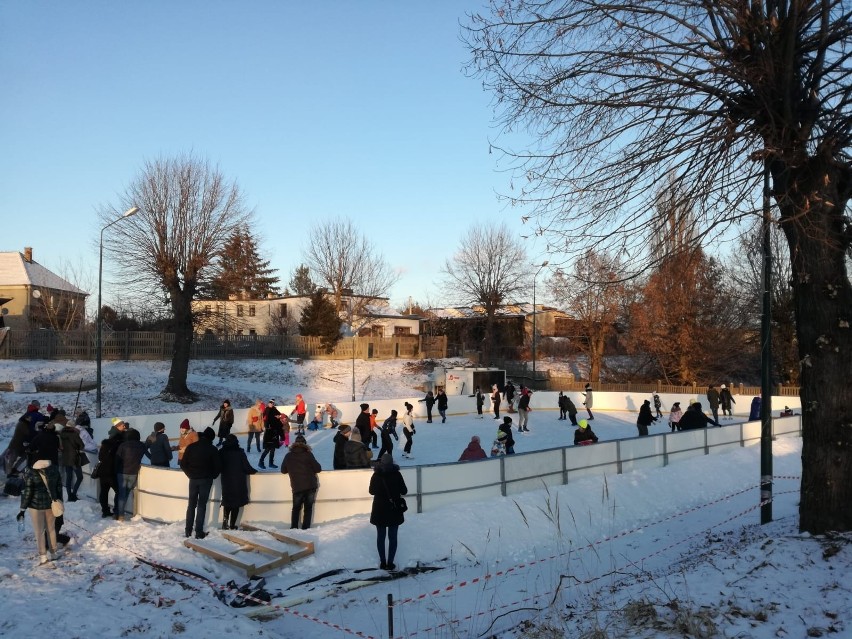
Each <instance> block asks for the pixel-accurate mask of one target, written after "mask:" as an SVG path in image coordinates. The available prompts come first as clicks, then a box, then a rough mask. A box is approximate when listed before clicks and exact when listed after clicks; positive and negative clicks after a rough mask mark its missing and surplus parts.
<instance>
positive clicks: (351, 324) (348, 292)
mask: <svg viewBox="0 0 852 639" xmlns="http://www.w3.org/2000/svg"><path fill="white" fill-rule="evenodd" d="M340 293H341V294H342V295H346V296H347V297H348V298H349V333H350V336H351V337H352V401H353V402H354V401H355V334H356V333H355V320H354V319H353V317H352V289H351V288H344V289H341V290H340Z"/></svg>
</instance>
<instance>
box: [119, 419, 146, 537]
mask: <svg viewBox="0 0 852 639" xmlns="http://www.w3.org/2000/svg"><path fill="white" fill-rule="evenodd" d="M141 439H142V437H141V436H140V435H139V431H138V430H136V429H135V428H130V429H128V430H127V433H126V434H125V437H124V441H123V442H121V445H120V446H119V447H118V449H117V450H116V451H115V466H116V473H117V475H118V477H117V479H118V499H117V500H116V502H115V514H114V516H115V519H116V521H124V510H125V507H126V505H127V498H128V497H129V496H130V493H132V492H133V489H134V488H136V484H137V482H138V481H139V468H140V467H141V466H142V458H143V457H144V456H145V444H143V443H142V442H141V441H140V440H141Z"/></svg>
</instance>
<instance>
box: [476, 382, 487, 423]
mask: <svg viewBox="0 0 852 639" xmlns="http://www.w3.org/2000/svg"><path fill="white" fill-rule="evenodd" d="M474 397H476V414H477V415H478V416H479V419H484V417H483V415H482V407H483V406H485V395H483V394H482V391H481V390H480V388H479V386H477V387H476V392H475V393H474Z"/></svg>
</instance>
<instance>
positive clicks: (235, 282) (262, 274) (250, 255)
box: [199, 225, 278, 300]
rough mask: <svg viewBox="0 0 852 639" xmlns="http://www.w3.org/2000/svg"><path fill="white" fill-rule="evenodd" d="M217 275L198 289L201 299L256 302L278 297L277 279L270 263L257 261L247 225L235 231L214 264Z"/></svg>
mask: <svg viewBox="0 0 852 639" xmlns="http://www.w3.org/2000/svg"><path fill="white" fill-rule="evenodd" d="M216 266H217V268H216V273H215V275H214V277H213V278H212V279H210V280H209V281H206V282H204V283H203V284H202V285H201V286H200V287H199V289H200V297H201V298H202V299H215V300H226V299H228V298H229V297H230V296H231V295H235V296H237V297H238V298H241V299H258V298H263V297H267V296H269V295H270V294H272V295H277V294H278V277H276V276H275V275H274V273H275V269H273V268H270V267H269V260H263V259H261V258H260V254H259V251H258V246H257V242H256V241H255V239H254V236H253V235H252V233H251V232H250V230H249V227H248V226H247V225H241V226H239V227H237V228H236V229H234V231H233V232H232V233H231V235H230V236H229V237H228V240H227V242H226V243H225V247H224V248H223V249H222V251H221V253H220V254H219V257H218V260H217V265H216Z"/></svg>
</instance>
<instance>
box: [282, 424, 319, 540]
mask: <svg viewBox="0 0 852 639" xmlns="http://www.w3.org/2000/svg"><path fill="white" fill-rule="evenodd" d="M281 472H282V473H284V474H285V475H289V476H290V488H291V489H292V491H293V510H292V512H291V513H290V528H301V529H302V530H307V529H308V528H310V527H311V520H312V519H313V516H314V502H316V499H317V490H319V480H318V479H317V475H318V474H319V473H321V472H322V466H321V465H320V463H319V462H318V461H317V458H316V457H314V454H313V453H312V452H311V447H310V446H308V442H307V441H306V440H305V436H304V435H296V441H295V442H293V445H292V446H290V452H289V453H287V454H286V455H285V456H284V461H283V462H281ZM300 519H301V526H300V525H299V524H300V521H299V520H300Z"/></svg>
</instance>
